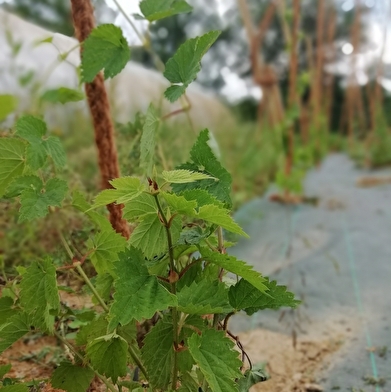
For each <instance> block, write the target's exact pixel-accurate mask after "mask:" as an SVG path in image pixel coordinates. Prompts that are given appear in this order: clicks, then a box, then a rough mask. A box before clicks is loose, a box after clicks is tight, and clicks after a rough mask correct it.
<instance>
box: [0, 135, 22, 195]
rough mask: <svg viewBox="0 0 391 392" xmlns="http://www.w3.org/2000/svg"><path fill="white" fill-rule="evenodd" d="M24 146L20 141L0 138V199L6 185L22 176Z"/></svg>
mask: <svg viewBox="0 0 391 392" xmlns="http://www.w3.org/2000/svg"><path fill="white" fill-rule="evenodd" d="M25 155H26V144H25V143H24V142H23V141H22V140H18V139H10V138H0V197H1V196H2V195H3V194H4V192H5V191H6V189H7V187H8V185H9V184H10V183H11V182H12V181H13V180H14V179H15V178H16V177H18V176H21V175H22V174H23V171H24V168H25Z"/></svg>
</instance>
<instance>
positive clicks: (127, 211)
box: [123, 193, 158, 222]
mask: <svg viewBox="0 0 391 392" xmlns="http://www.w3.org/2000/svg"><path fill="white" fill-rule="evenodd" d="M157 211H158V209H157V205H156V201H155V199H154V197H153V196H152V195H150V194H149V193H142V194H141V195H139V196H137V197H135V198H134V199H133V200H132V202H131V203H128V204H126V205H125V207H124V209H123V217H124V218H125V219H127V220H129V221H132V222H135V221H136V220H137V219H140V220H142V219H143V217H144V215H146V214H157Z"/></svg>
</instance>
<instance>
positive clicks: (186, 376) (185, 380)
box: [178, 372, 200, 392]
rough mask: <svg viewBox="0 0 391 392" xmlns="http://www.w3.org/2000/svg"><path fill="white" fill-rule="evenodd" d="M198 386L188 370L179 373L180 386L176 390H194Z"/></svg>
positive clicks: (190, 391) (185, 391)
mask: <svg viewBox="0 0 391 392" xmlns="http://www.w3.org/2000/svg"><path fill="white" fill-rule="evenodd" d="M199 387H200V384H199V382H198V381H197V379H196V377H195V376H194V377H193V376H192V375H191V374H190V373H189V372H185V373H183V374H182V375H181V387H180V388H179V389H178V392H194V391H198V390H199Z"/></svg>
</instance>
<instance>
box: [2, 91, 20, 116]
mask: <svg viewBox="0 0 391 392" xmlns="http://www.w3.org/2000/svg"><path fill="white" fill-rule="evenodd" d="M17 106H18V99H17V98H16V97H15V96H14V95H10V94H1V95H0V121H3V120H5V119H6V118H7V117H8V115H9V114H11V113H12V112H13V111H14V110H15V109H16V107H17Z"/></svg>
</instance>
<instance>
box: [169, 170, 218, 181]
mask: <svg viewBox="0 0 391 392" xmlns="http://www.w3.org/2000/svg"><path fill="white" fill-rule="evenodd" d="M162 177H163V179H164V180H165V181H167V182H169V183H175V184H185V183H188V182H194V181H199V180H211V179H214V178H213V177H211V176H209V175H208V174H205V173H200V172H193V171H191V170H183V169H180V170H171V171H166V170H163V172H162ZM216 180H217V179H216Z"/></svg>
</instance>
